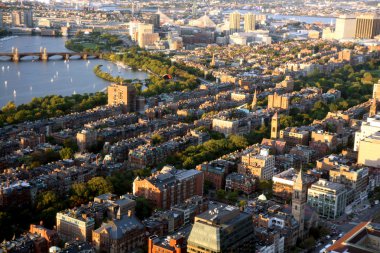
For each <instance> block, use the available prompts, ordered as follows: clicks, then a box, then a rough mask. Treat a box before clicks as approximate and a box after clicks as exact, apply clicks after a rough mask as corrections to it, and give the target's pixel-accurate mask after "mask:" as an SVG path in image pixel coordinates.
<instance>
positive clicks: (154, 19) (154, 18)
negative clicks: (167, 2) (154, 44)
mask: <svg viewBox="0 0 380 253" xmlns="http://www.w3.org/2000/svg"><path fill="white" fill-rule="evenodd" d="M149 21H150V22H149V23H150V24H152V25H153V27H154V28H156V29H158V28H160V14H157V13H153V14H152V15H151V16H150V20H149Z"/></svg>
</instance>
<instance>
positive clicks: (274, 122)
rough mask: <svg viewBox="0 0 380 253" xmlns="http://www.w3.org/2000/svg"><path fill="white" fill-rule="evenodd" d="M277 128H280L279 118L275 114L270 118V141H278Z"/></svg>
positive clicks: (278, 133)
mask: <svg viewBox="0 0 380 253" xmlns="http://www.w3.org/2000/svg"><path fill="white" fill-rule="evenodd" d="M279 128H280V118H279V117H278V113H277V112H276V113H275V114H274V115H273V117H272V123H271V131H270V138H271V139H278V138H279V137H280V132H279V130H280V129H279Z"/></svg>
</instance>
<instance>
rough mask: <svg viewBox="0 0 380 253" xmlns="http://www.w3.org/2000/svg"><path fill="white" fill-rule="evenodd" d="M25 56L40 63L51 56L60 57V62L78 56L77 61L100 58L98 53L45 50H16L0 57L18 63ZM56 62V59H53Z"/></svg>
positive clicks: (1, 54) (100, 55) (0, 54)
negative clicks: (25, 51) (21, 51)
mask: <svg viewBox="0 0 380 253" xmlns="http://www.w3.org/2000/svg"><path fill="white" fill-rule="evenodd" d="M26 56H33V57H34V58H38V60H41V61H48V60H49V58H50V57H52V56H62V58H61V59H62V60H69V59H70V58H71V57H72V56H77V57H78V56H79V59H83V60H86V59H87V58H89V57H91V58H102V54H100V53H77V52H47V51H46V48H44V49H43V50H41V51H40V52H27V53H19V52H18V49H17V48H14V49H12V52H11V53H1V52H0V57H8V58H9V60H10V61H14V62H18V61H20V60H21V59H22V58H24V57H26ZM55 60H57V59H55Z"/></svg>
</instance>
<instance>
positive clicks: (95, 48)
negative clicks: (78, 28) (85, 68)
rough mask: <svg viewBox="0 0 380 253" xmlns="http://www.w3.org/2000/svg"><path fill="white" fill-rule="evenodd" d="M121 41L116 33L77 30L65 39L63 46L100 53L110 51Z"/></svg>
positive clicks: (74, 49)
mask: <svg viewBox="0 0 380 253" xmlns="http://www.w3.org/2000/svg"><path fill="white" fill-rule="evenodd" d="M122 43H123V42H122V41H121V40H120V39H119V37H118V36H117V35H112V34H109V33H101V32H98V31H94V32H91V33H89V34H85V33H83V32H78V33H77V34H76V35H75V36H74V37H73V38H72V39H70V40H67V41H66V43H65V47H66V48H67V49H70V50H72V51H75V52H87V53H100V52H104V51H110V50H111V49H112V47H116V46H120V45H122Z"/></svg>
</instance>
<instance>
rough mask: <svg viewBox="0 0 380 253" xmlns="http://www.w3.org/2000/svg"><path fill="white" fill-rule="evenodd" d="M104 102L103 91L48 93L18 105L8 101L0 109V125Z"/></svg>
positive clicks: (64, 112)
mask: <svg viewBox="0 0 380 253" xmlns="http://www.w3.org/2000/svg"><path fill="white" fill-rule="evenodd" d="M106 103H107V94H105V93H103V92H97V93H95V94H83V95H79V94H75V95H72V96H66V97H63V96H57V95H50V96H45V97H42V98H33V99H32V101H31V102H29V103H27V104H22V105H19V106H16V104H15V103H14V102H9V103H7V104H6V105H5V106H4V107H3V108H2V109H1V110H0V126H3V125H4V124H14V123H21V122H24V121H31V120H38V119H44V118H50V117H57V116H62V115H65V114H68V113H71V112H81V111H85V110H88V109H91V108H93V107H96V106H99V105H105V104H106Z"/></svg>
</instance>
